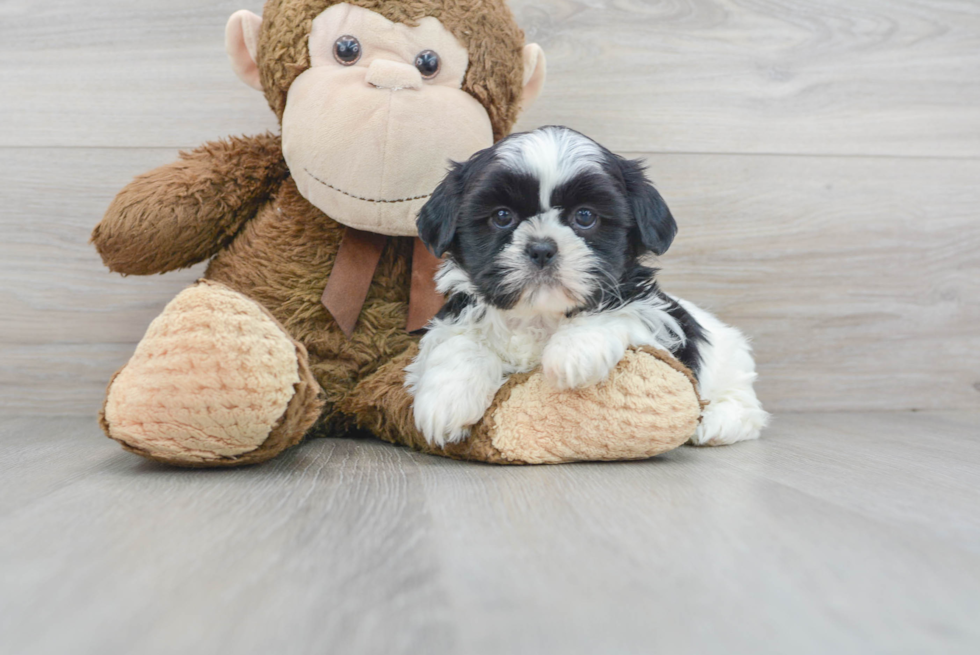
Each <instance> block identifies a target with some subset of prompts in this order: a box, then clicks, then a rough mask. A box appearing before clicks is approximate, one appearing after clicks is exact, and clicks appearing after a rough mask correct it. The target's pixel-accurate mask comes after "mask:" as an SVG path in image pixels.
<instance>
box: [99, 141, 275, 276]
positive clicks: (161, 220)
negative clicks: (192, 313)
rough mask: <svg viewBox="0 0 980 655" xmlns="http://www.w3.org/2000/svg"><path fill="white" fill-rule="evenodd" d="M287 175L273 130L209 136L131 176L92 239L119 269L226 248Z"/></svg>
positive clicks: (146, 267)
mask: <svg viewBox="0 0 980 655" xmlns="http://www.w3.org/2000/svg"><path fill="white" fill-rule="evenodd" d="M288 175H289V169H288V168H287V167H286V163H285V161H284V160H283V156H282V148H281V145H280V139H279V137H278V136H274V135H272V134H263V135H260V136H254V137H233V138H230V139H227V140H223V141H214V142H211V143H207V144H205V145H203V146H201V147H200V148H197V149H196V150H193V151H191V152H185V153H181V155H180V159H179V160H177V161H175V162H174V163H172V164H167V165H166V166H161V167H160V168H157V169H155V170H152V171H150V172H149V173H145V174H143V175H140V176H139V177H137V178H136V179H135V180H133V181H132V182H131V183H129V185H127V186H126V187H125V188H124V189H123V190H122V191H120V192H119V195H117V196H116V198H115V200H113V201H112V204H110V205H109V209H108V210H107V211H106V214H105V217H104V218H103V219H102V222H100V223H99V224H98V225H97V226H96V228H95V230H94V231H93V232H92V243H94V244H95V247H96V249H97V250H98V251H99V254H100V255H101V256H102V261H103V262H104V263H105V265H106V266H108V267H109V269H110V270H112V271H115V272H117V273H123V274H126V275H152V274H154V273H163V272H166V271H172V270H175V269H178V268H185V267H187V266H191V265H193V264H196V263H198V262H200V261H204V260H205V259H207V258H209V257H211V256H213V255H214V254H215V253H217V252H218V251H219V250H221V249H222V248H223V247H225V246H226V245H227V244H228V243H229V242H230V241H231V239H232V238H233V237H234V235H235V234H236V233H237V232H238V230H239V229H240V228H241V226H242V225H243V224H244V223H245V222H246V221H248V220H249V219H250V218H252V217H253V216H255V214H256V212H257V211H258V209H259V206H260V205H261V203H262V202H263V201H264V200H265V199H266V197H267V196H268V194H269V193H270V192H272V191H273V190H274V189H275V187H276V186H278V185H279V184H280V183H281V182H282V181H283V180H284V179H285V178H286V177H287V176H288Z"/></svg>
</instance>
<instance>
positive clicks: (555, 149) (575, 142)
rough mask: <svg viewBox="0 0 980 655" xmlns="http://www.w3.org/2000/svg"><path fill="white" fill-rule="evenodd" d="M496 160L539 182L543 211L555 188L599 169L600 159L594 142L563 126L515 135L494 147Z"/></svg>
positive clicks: (599, 150) (548, 203)
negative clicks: (577, 176) (587, 172)
mask: <svg viewBox="0 0 980 655" xmlns="http://www.w3.org/2000/svg"><path fill="white" fill-rule="evenodd" d="M497 157H498V159H500V160H501V161H503V162H504V163H506V164H507V165H508V166H510V167H511V168H514V169H516V170H518V171H520V172H522V173H526V174H528V175H532V176H534V177H535V178H536V179H537V180H538V183H539V184H540V188H541V197H540V200H541V209H542V210H547V209H550V208H551V193H552V192H553V191H554V190H555V187H557V186H558V185H560V184H562V183H563V182H567V181H568V180H570V179H572V178H573V177H575V176H576V175H580V174H582V173H584V172H586V171H593V170H594V171H599V170H601V167H600V163H601V162H602V160H603V156H602V150H601V149H600V148H599V146H597V145H596V143H595V142H594V141H592V140H591V139H589V138H587V137H584V136H582V135H581V134H579V133H578V132H573V131H572V130H569V129H567V128H563V127H543V128H540V129H537V130H535V131H533V132H527V133H526V134H515V135H514V136H512V137H510V138H509V139H507V140H505V141H503V142H502V143H501V144H500V145H499V146H498V147H497Z"/></svg>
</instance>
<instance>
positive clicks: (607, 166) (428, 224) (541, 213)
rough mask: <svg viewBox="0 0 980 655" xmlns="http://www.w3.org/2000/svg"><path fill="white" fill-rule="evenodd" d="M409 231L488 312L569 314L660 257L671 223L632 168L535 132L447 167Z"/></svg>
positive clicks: (567, 139) (597, 149)
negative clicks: (448, 263)
mask: <svg viewBox="0 0 980 655" xmlns="http://www.w3.org/2000/svg"><path fill="white" fill-rule="evenodd" d="M418 231H419V237H420V238H421V239H422V241H423V242H424V243H425V245H426V247H428V248H429V250H431V251H432V252H433V253H434V254H436V255H437V256H442V255H443V254H445V253H446V252H448V253H449V255H450V259H451V260H452V261H454V262H455V264H456V265H457V266H458V267H459V269H461V270H462V272H463V273H464V274H465V275H466V276H467V278H468V284H469V285H470V286H471V287H472V289H473V290H475V291H476V292H477V293H479V295H480V296H482V297H483V298H484V299H485V300H486V301H487V302H489V303H490V304H492V305H494V306H496V307H498V308H501V309H512V308H515V307H524V308H527V309H531V310H535V311H542V312H546V311H551V312H571V311H574V310H576V309H581V308H585V307H588V306H593V305H596V304H598V303H600V302H602V300H603V299H604V298H606V297H608V296H609V295H613V296H615V295H616V289H617V287H618V286H619V284H620V282H621V281H622V278H623V276H624V274H625V273H626V272H627V270H629V268H630V267H631V266H632V265H635V264H636V261H637V258H639V257H640V256H641V255H643V254H645V253H648V252H653V253H655V254H657V255H660V254H663V253H664V252H666V251H667V248H668V247H670V243H671V241H673V239H674V235H675V234H676V232H677V224H676V223H675V222H674V218H673V216H671V214H670V210H669V209H668V208H667V205H666V204H665V203H664V201H663V198H661V197H660V194H659V193H658V192H657V190H656V189H654V188H653V186H652V185H651V184H650V182H649V180H647V178H646V176H645V175H644V173H643V166H642V164H641V163H640V162H638V161H630V160H626V159H623V158H622V157H619V156H617V155H615V154H613V153H611V152H610V151H609V150H607V149H605V148H603V147H602V146H600V145H599V144H597V143H595V142H594V141H592V140H591V139H589V138H587V137H585V136H583V135H582V134H579V133H578V132H575V131H574V130H570V129H568V128H564V127H544V128H540V129H538V130H535V131H533V132H524V133H520V134H513V135H511V136H509V137H507V138H506V139H503V140H502V141H500V142H498V143H497V144H496V145H494V146H493V147H491V148H488V149H486V150H482V151H480V152H478V153H477V154H475V155H473V157H471V158H470V159H469V160H468V161H466V162H464V163H454V164H453V165H452V167H451V168H450V171H449V173H448V174H447V175H446V177H445V179H444V180H443V181H442V183H441V184H440V185H439V186H438V187H437V188H436V190H435V191H434V192H433V194H432V197H431V198H430V199H429V201H428V202H427V203H426V204H425V206H423V207H422V210H421V211H420V212H419V218H418Z"/></svg>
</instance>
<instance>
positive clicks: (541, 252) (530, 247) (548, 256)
mask: <svg viewBox="0 0 980 655" xmlns="http://www.w3.org/2000/svg"><path fill="white" fill-rule="evenodd" d="M525 252H526V253H527V256H528V258H529V259H530V260H531V261H532V262H534V263H535V265H536V266H537V267H538V268H544V267H546V266H548V265H549V264H551V263H552V262H553V261H554V259H555V255H557V254H558V244H557V243H555V242H554V241H553V240H552V239H543V240H541V241H532V242H531V243H529V244H527V248H526V249H525Z"/></svg>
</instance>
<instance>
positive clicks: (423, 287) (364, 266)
mask: <svg viewBox="0 0 980 655" xmlns="http://www.w3.org/2000/svg"><path fill="white" fill-rule="evenodd" d="M387 242H388V237H386V236H385V235H383V234H375V233H374V232H365V231H363V230H356V229H354V228H352V227H349V228H347V231H346V232H345V233H344V238H343V239H342V240H341V242H340V249H339V250H338V251H337V258H336V259H335V260H334V264H333V270H332V271H331V272H330V277H329V279H327V286H326V288H325V289H324V290H323V296H322V297H321V298H320V301H321V302H322V303H323V306H324V307H326V308H327V311H328V312H330V315H331V316H333V317H334V319H335V320H336V321H337V325H339V326H340V329H341V330H343V332H344V334H345V335H347V338H348V339H350V337H351V335H352V334H353V333H354V326H356V325H357V318H358V317H359V316H360V315H361V309H362V308H363V307H364V301H365V299H367V294H368V289H369V288H370V287H371V280H372V279H373V278H374V271H375V269H377V267H378V261H379V260H380V259H381V252H382V251H383V250H384V247H385V244H386V243H387ZM440 261H441V260H440V259H438V258H437V257H435V256H434V255H433V254H432V253H430V252H429V251H428V250H427V249H426V247H425V246H424V245H423V244H422V242H421V241H420V240H419V239H415V248H414V250H413V252H412V289H411V292H410V295H409V299H408V324H407V325H406V329H407V330H408V331H409V332H415V331H417V330H421V329H422V328H424V327H425V324H426V323H428V322H429V320H430V319H431V318H432V317H433V316H435V315H436V313H437V312H438V311H439V308H440V307H442V303H443V297H442V295H440V294H439V292H438V291H436V283H435V280H434V279H433V278H434V276H435V273H436V269H437V268H438V267H439V263H440Z"/></svg>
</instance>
